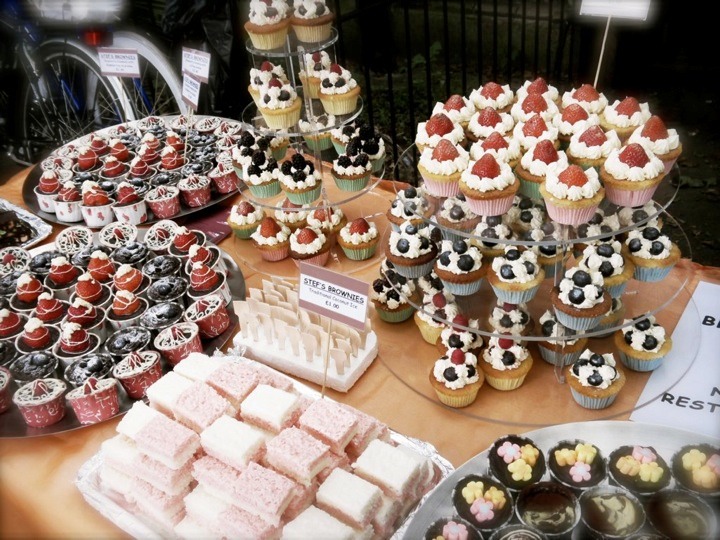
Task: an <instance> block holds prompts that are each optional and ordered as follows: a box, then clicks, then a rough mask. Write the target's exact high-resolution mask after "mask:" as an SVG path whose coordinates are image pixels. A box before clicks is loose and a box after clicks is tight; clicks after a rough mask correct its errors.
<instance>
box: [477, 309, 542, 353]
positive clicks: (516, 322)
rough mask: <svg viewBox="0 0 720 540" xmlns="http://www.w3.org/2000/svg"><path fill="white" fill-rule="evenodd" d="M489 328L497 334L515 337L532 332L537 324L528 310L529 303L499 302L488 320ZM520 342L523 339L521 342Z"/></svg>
mask: <svg viewBox="0 0 720 540" xmlns="http://www.w3.org/2000/svg"><path fill="white" fill-rule="evenodd" d="M487 324H488V330H489V331H490V332H494V333H496V334H509V335H511V336H512V337H514V338H518V337H520V336H528V335H531V334H532V331H533V328H534V327H535V324H534V322H533V320H532V318H531V317H530V313H529V312H528V310H527V305H526V304H524V303H521V304H508V303H503V302H498V303H497V305H496V306H495V307H493V308H492V310H491V311H490V315H489V316H488V320H487ZM519 343H520V344H522V343H523V341H520V342H519Z"/></svg>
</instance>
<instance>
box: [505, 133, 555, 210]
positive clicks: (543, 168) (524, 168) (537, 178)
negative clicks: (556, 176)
mask: <svg viewBox="0 0 720 540" xmlns="http://www.w3.org/2000/svg"><path fill="white" fill-rule="evenodd" d="M552 163H558V164H560V165H561V166H564V167H567V165H568V157H567V155H566V154H565V152H563V151H562V150H560V151H559V152H558V151H557V150H556V149H555V145H554V144H553V142H552V141H550V140H548V139H543V140H541V141H538V142H537V144H535V146H533V147H532V148H530V149H529V150H528V151H527V152H525V153H524V154H523V156H522V158H521V159H520V163H518V165H517V166H516V167H515V176H517V177H518V178H519V179H520V193H522V194H523V195H526V196H528V197H530V198H532V199H539V198H540V184H542V183H543V182H544V181H545V176H546V175H547V168H548V166H549V165H550V164H552Z"/></svg>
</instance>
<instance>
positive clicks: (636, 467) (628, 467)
mask: <svg viewBox="0 0 720 540" xmlns="http://www.w3.org/2000/svg"><path fill="white" fill-rule="evenodd" d="M615 465H616V467H617V468H618V471H620V472H621V473H623V474H625V475H627V476H637V474H638V473H639V472H640V462H639V461H638V460H637V459H635V458H634V457H632V456H623V457H621V458H620V459H618V460H617V463H616V464H615Z"/></svg>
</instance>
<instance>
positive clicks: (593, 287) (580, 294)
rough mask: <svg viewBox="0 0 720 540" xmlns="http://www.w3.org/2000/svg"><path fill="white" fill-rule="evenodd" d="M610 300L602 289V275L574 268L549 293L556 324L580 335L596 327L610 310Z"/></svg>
mask: <svg viewBox="0 0 720 540" xmlns="http://www.w3.org/2000/svg"><path fill="white" fill-rule="evenodd" d="M610 298H611V297H610V295H609V294H608V293H607V291H605V288H604V286H603V277H602V274H600V272H593V271H588V270H586V269H583V268H580V267H578V266H576V267H573V268H569V269H568V270H567V271H566V272H565V275H564V277H563V279H562V280H561V281H560V283H559V284H558V285H556V286H555V287H553V290H552V292H551V293H550V299H551V301H552V305H553V309H554V310H555V316H556V317H557V320H558V321H560V323H562V324H563V325H564V326H566V327H568V328H570V329H572V330H577V331H582V332H584V331H588V330H592V329H593V328H595V327H596V326H597V325H598V323H599V322H600V319H602V317H603V316H604V315H605V314H606V313H607V312H608V311H609V310H610V305H611V299H610Z"/></svg>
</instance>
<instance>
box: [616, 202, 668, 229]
mask: <svg viewBox="0 0 720 540" xmlns="http://www.w3.org/2000/svg"><path fill="white" fill-rule="evenodd" d="M658 213H659V210H658V207H657V206H655V203H654V202H653V201H649V202H647V203H645V204H644V205H642V206H640V207H637V208H633V207H631V206H625V207H623V208H620V209H619V210H618V212H617V216H618V219H619V220H620V226H621V227H623V228H627V227H630V228H633V229H638V230H640V229H643V228H645V227H655V228H656V229H658V230H659V229H660V227H661V225H660V218H659V217H658Z"/></svg>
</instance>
